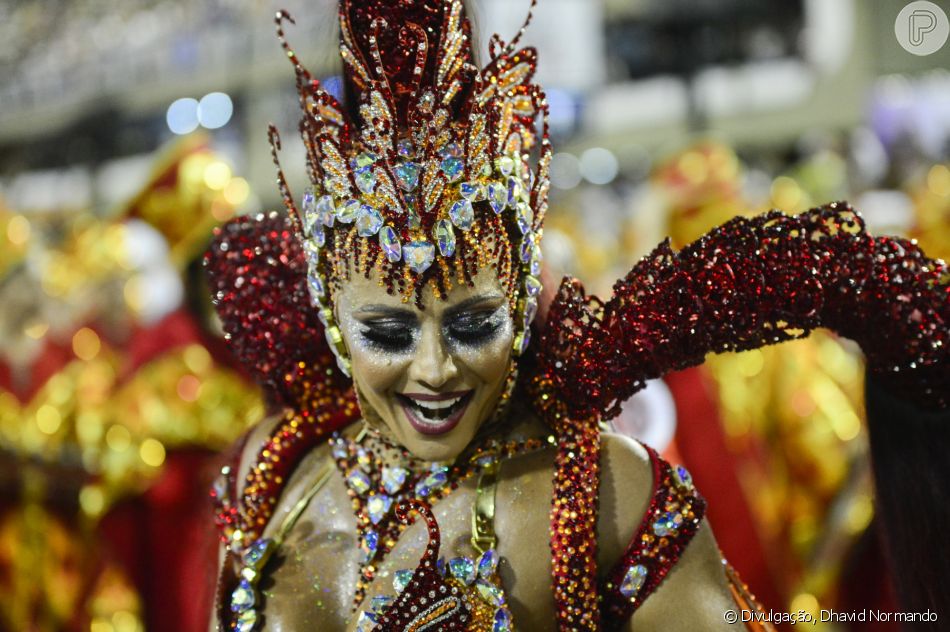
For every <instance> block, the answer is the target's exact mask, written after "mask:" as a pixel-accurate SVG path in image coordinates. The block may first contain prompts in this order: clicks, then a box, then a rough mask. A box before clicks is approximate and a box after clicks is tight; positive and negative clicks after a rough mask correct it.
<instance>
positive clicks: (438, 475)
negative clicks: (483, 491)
mask: <svg viewBox="0 0 950 632" xmlns="http://www.w3.org/2000/svg"><path fill="white" fill-rule="evenodd" d="M448 472H449V468H447V467H440V468H439V469H437V470H435V471H434V472H432V473H431V474H429V475H428V476H426V477H425V478H424V479H422V480H421V481H419V482H418V483H416V495H417V496H428V495H429V494H431V493H432V492H433V491H435V490H437V489H440V488H441V487H442V486H444V485H445V484H446V483H447V482H448V480H449V474H448Z"/></svg>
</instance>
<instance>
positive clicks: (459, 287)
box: [337, 266, 505, 313]
mask: <svg viewBox="0 0 950 632" xmlns="http://www.w3.org/2000/svg"><path fill="white" fill-rule="evenodd" d="M472 281H473V284H472V285H468V284H467V283H462V284H460V283H458V279H456V278H454V277H453V278H452V289H451V290H449V291H448V294H447V295H446V296H445V297H444V298H441V299H440V298H438V297H437V296H436V295H435V293H434V290H433V288H432V284H431V283H427V284H426V285H425V287H424V288H423V289H422V309H421V310H419V308H418V306H417V305H416V302H415V300H414V294H413V295H411V296H410V298H409V300H408V301H404V300H403V296H402V294H400V293H398V292H397V293H396V294H390V293H389V292H388V291H387V290H386V285H385V283H384V282H382V280H381V275H380V273H379V271H378V270H376V269H373V270H371V271H370V274H369V276H368V277H366V276H364V275H362V274H351V275H350V277H349V278H348V279H346V280H344V281H342V283H341V284H340V288H339V290H338V294H337V300H338V301H339V303H340V305H341V307H345V308H347V309H359V308H360V307H363V306H366V305H383V306H386V307H399V308H403V309H412V310H416V311H421V312H432V313H439V312H442V311H444V310H446V309H449V308H452V307H454V306H456V305H459V304H460V303H462V302H464V301H466V300H468V299H472V298H475V297H499V298H503V297H504V296H505V292H504V288H503V287H502V284H501V281H500V279H499V278H498V273H497V271H496V270H495V269H494V268H493V267H492V266H483V267H482V268H479V270H478V272H477V273H476V274H475V275H474V276H473V277H472Z"/></svg>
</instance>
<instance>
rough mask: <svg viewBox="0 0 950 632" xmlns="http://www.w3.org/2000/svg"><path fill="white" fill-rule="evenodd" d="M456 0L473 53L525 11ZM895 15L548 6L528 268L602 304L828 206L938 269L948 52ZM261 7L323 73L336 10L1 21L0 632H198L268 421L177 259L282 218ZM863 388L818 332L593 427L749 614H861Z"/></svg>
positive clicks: (872, 585)
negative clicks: (227, 225)
mask: <svg viewBox="0 0 950 632" xmlns="http://www.w3.org/2000/svg"><path fill="white" fill-rule="evenodd" d="M473 4H474V14H475V19H476V24H477V27H478V30H479V35H480V37H481V39H482V40H483V42H484V41H487V37H488V35H490V34H491V33H492V32H495V31H497V32H499V33H501V34H502V36H503V37H508V36H510V35H511V34H512V33H513V32H514V31H515V30H516V29H517V27H518V25H519V24H520V22H521V19H522V18H523V15H524V12H525V10H526V8H527V4H528V2H527V0H524V1H520V0H519V1H514V0H475V2H473ZM905 4H906V3H905V2H902V1H900V0H868V1H864V0H821V1H820V2H819V0H690V1H687V0H543V1H542V2H541V4H540V6H539V8H538V9H537V11H536V17H535V20H534V23H533V25H532V27H531V28H530V29H529V31H528V34H527V36H526V41H527V42H528V43H530V44H533V45H535V46H537V47H538V49H539V51H540V59H541V64H540V73H541V81H542V83H543V85H545V87H546V88H547V90H548V97H549V101H550V106H551V116H552V124H553V140H554V143H555V148H556V150H557V152H558V153H557V154H556V155H555V157H554V160H553V163H552V169H551V171H552V184H553V188H552V194H551V210H550V212H549V215H548V221H547V229H546V231H545V235H544V242H543V249H544V251H545V254H546V261H547V264H548V266H549V267H550V268H551V270H550V272H551V273H552V276H553V277H555V278H557V277H559V276H561V275H562V274H573V275H575V276H577V277H579V278H581V279H582V280H583V281H584V282H585V284H586V285H587V287H588V288H589V289H590V290H591V291H593V292H595V293H599V294H601V295H609V292H610V286H611V284H612V282H613V281H614V280H615V279H616V278H618V277H619V276H622V275H623V274H625V273H626V271H627V270H628V269H629V268H630V267H631V266H632V264H633V263H634V262H635V261H636V259H637V258H638V257H640V256H642V255H644V254H646V253H648V252H649V251H650V249H652V248H653V247H654V246H655V245H656V244H657V243H658V242H659V241H660V240H662V239H663V238H664V237H666V236H669V237H670V238H671V239H672V241H673V243H674V245H675V246H677V247H682V246H683V245H685V244H687V243H689V242H690V241H691V240H693V239H696V238H697V237H699V236H700V235H701V234H702V233H703V232H705V231H706V230H708V229H710V228H711V227H713V226H715V225H717V224H719V223H722V222H723V221H725V220H727V219H729V218H731V217H733V216H735V215H752V214H756V213H760V212H763V211H765V210H767V209H770V208H778V209H781V210H784V211H788V212H796V211H802V210H805V209H807V208H809V207H811V206H815V205H818V204H821V203H825V202H829V201H833V200H837V199H848V200H850V201H851V202H852V203H853V204H854V205H855V206H856V207H857V208H858V209H859V210H861V211H862V212H863V214H864V216H865V217H866V219H867V221H868V223H869V225H870V227H871V229H872V231H875V232H877V233H896V234H902V235H906V236H910V237H913V238H916V239H918V240H919V241H920V243H921V244H922V245H923V247H924V249H925V250H926V251H927V252H928V253H929V254H930V255H931V256H936V257H943V258H946V257H948V256H950V72H948V70H947V68H948V67H950V46H944V47H943V48H942V49H941V50H939V51H937V52H935V53H933V54H930V55H926V56H917V55H913V54H911V53H910V52H908V51H906V50H904V49H903V48H901V46H900V45H899V43H898V41H897V39H896V37H895V30H894V24H895V19H896V17H897V15H898V13H899V11H900V10H901V9H902V8H903V6H904V5H905ZM278 8H286V9H288V10H289V11H290V12H291V13H292V14H293V15H294V16H295V17H296V19H297V24H296V26H295V27H291V28H290V29H289V30H288V36H289V38H290V40H291V42H292V43H293V44H294V46H295V47H296V48H297V52H298V54H299V55H300V56H301V57H302V58H303V59H304V60H306V62H307V64H308V66H309V67H310V69H311V70H312V71H315V73H316V74H317V75H318V76H320V77H321V78H323V79H324V80H325V81H326V82H327V83H328V85H331V86H333V85H334V84H335V85H339V80H338V79H336V76H337V74H338V73H339V67H338V61H336V59H337V58H336V53H335V45H336V39H335V38H336V25H335V8H334V2H331V0H288V1H287V2H280V3H277V2H273V1H271V0H200V1H189V2H186V1H184V0H158V1H151V2H150V1H145V0H125V1H124V2H121V3H105V2H99V1H98V0H72V1H69V2H66V1H65V0H11V1H10V2H5V3H2V4H0V630H11V631H13V630H16V631H21V630H24V631H26V630H29V631H33V630H36V631H54V630H56V631H58V630H92V632H136V631H140V630H198V629H202V626H205V623H204V622H206V621H207V612H208V608H209V605H210V601H211V599H212V598H213V595H212V588H211V585H210V584H211V577H212V575H213V572H214V571H213V569H212V567H211V566H210V565H211V564H212V563H213V562H212V560H213V556H214V546H215V544H214V534H212V533H211V523H212V520H211V508H210V501H209V500H208V494H207V490H208V487H209V485H210V481H211V478H212V475H213V473H214V467H215V464H216V462H217V461H218V459H220V454H221V452H222V451H223V450H225V449H226V448H227V447H228V446H229V445H230V444H231V443H232V442H233V441H234V440H235V439H236V438H237V437H238V436H239V435H241V433H242V432H243V431H244V430H245V429H246V428H247V427H248V426H249V425H250V424H253V423H254V422H255V421H257V420H259V419H260V418H261V417H262V416H263V415H264V414H265V404H264V402H263V401H262V398H261V395H260V394H259V393H258V392H257V391H256V390H255V388H254V386H253V385H252V384H251V383H249V382H248V380H247V379H246V378H245V377H244V376H243V375H242V373H241V371H240V369H239V367H237V366H236V365H235V364H234V362H233V360H232V359H231V358H230V356H229V355H228V353H227V351H226V349H225V348H224V345H223V343H222V340H221V337H220V334H219V331H218V328H217V324H216V322H215V320H214V317H213V315H212V310H211V306H210V301H209V298H208V296H207V291H206V289H205V285H204V279H203V274H202V271H201V257H202V253H203V251H204V249H205V247H206V245H207V243H208V240H209V238H210V236H211V233H212V231H213V229H214V227H215V226H216V225H217V224H220V223H221V222H224V221H227V220H228V219H230V218H231V217H234V216H235V215H237V214H243V213H254V212H257V211H259V210H264V209H277V208H279V207H280V200H279V195H278V191H277V188H276V186H275V183H274V172H273V168H272V165H271V163H270V151H269V148H268V146H267V139H266V125H267V123H268V122H271V121H273V122H274V123H276V124H277V126H278V127H279V128H280V129H281V131H282V132H283V139H284V150H283V159H282V160H283V164H284V167H285V170H286V171H287V175H288V178H289V180H290V183H291V185H292V186H293V185H296V190H298V191H299V190H302V188H303V186H304V183H305V179H306V176H305V171H304V160H303V151H304V150H303V145H302V143H300V142H299V141H297V142H294V140H293V131H294V130H295V129H296V119H297V117H298V114H297V112H298V110H297V103H296V98H295V92H294V89H293V74H292V71H291V68H290V66H289V65H288V64H287V61H286V59H284V58H283V55H282V53H281V51H280V49H279V47H278V45H277V43H276V39H275V38H274V36H273V28H272V21H271V20H272V17H273V13H274V11H275V10H276V9H278ZM862 382H863V377H862V367H861V358H860V355H859V354H858V353H856V350H855V349H854V348H853V346H851V345H850V344H849V343H848V342H847V341H843V340H839V339H836V338H834V337H832V336H831V335H816V336H813V337H812V338H811V339H809V340H806V341H800V342H798V343H794V344H788V345H784V346H783V347H782V348H780V349H775V348H769V349H764V350H761V351H751V352H747V353H744V354H739V355H726V356H719V357H715V358H711V359H710V361H709V362H708V363H707V364H706V365H705V366H703V367H701V368H698V369H692V370H688V371H684V372H681V373H677V374H675V375H672V376H671V377H669V378H668V379H666V380H665V381H664V382H658V383H655V384H652V385H651V386H650V388H648V389H647V390H646V391H645V392H644V393H643V394H641V395H638V396H637V397H635V398H634V399H633V400H631V401H630V402H629V403H628V404H627V406H625V409H624V413H623V414H622V416H621V417H620V418H619V419H618V420H616V421H615V426H616V428H617V429H618V430H622V431H624V432H628V433H631V434H634V435H636V436H640V437H643V438H645V440H646V441H647V442H649V443H651V444H652V445H654V446H656V447H657V448H659V449H661V450H662V451H663V452H664V453H665V454H666V455H667V456H668V457H669V458H671V459H672V460H674V461H677V462H682V463H684V464H685V465H686V466H687V467H688V468H689V469H690V470H691V471H692V472H693V476H694V478H695V480H696V481H697V484H698V486H699V488H700V489H701V490H703V493H704V495H705V496H706V497H707V498H708V499H709V501H710V510H709V516H710V520H711V522H712V525H713V529H714V530H715V532H716V534H717V537H718V539H719V541H720V544H721V546H722V548H723V551H724V553H725V554H726V556H727V557H728V558H729V559H730V560H731V561H732V562H733V563H734V565H735V566H736V567H737V568H738V570H739V571H740V573H741V574H742V576H743V578H744V579H745V580H746V581H747V582H748V583H749V585H750V587H751V588H752V590H753V591H754V592H755V593H756V594H757V595H758V596H759V597H760V598H761V600H762V601H763V602H764V604H765V606H766V607H767V608H770V609H774V610H779V611H798V610H801V609H804V610H806V611H811V612H817V611H818V610H820V609H829V608H834V609H838V610H851V609H859V608H865V607H878V608H883V609H887V608H888V607H890V606H892V605H893V603H894V601H893V596H892V591H891V588H890V584H889V577H888V571H887V565H886V561H885V560H884V559H883V558H882V556H881V553H880V546H879V544H878V541H877V535H876V532H875V529H874V524H875V523H874V504H873V497H872V496H873V495H872V489H871V481H870V476H869V466H868V448H867V441H866V433H865V429H864V421H863V409H862V404H861V401H862V394H861V393H862V388H863V383H862ZM948 614H950V613H948ZM817 628H818V629H820V630H830V631H834V630H859V629H867V630H872V629H877V630H890V629H894V628H891V627H886V626H883V625H880V626H878V627H873V626H866V627H860V626H859V625H857V624H856V625H854V626H852V627H847V626H845V625H844V624H840V623H838V624H832V623H828V624H819V625H818V626H817Z"/></svg>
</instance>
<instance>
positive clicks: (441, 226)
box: [433, 219, 455, 257]
mask: <svg viewBox="0 0 950 632" xmlns="http://www.w3.org/2000/svg"><path fill="white" fill-rule="evenodd" d="M433 232H434V233H435V241H436V243H437V244H439V252H441V253H442V256H443V257H451V256H452V255H454V254H455V231H454V230H452V222H450V221H449V220H447V219H440V220H439V221H438V222H436V224H435V231H433Z"/></svg>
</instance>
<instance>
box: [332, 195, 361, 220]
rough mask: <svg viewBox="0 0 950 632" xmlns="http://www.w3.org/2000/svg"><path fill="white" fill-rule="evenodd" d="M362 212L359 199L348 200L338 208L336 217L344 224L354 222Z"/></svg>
mask: <svg viewBox="0 0 950 632" xmlns="http://www.w3.org/2000/svg"><path fill="white" fill-rule="evenodd" d="M359 212H360V201H359V200H347V201H346V202H344V203H343V204H341V205H340V206H339V207H338V208H337V209H336V218H337V219H338V220H339V221H340V222H341V223H343V224H352V223H353V222H355V221H356V218H357V216H358V215H359Z"/></svg>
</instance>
